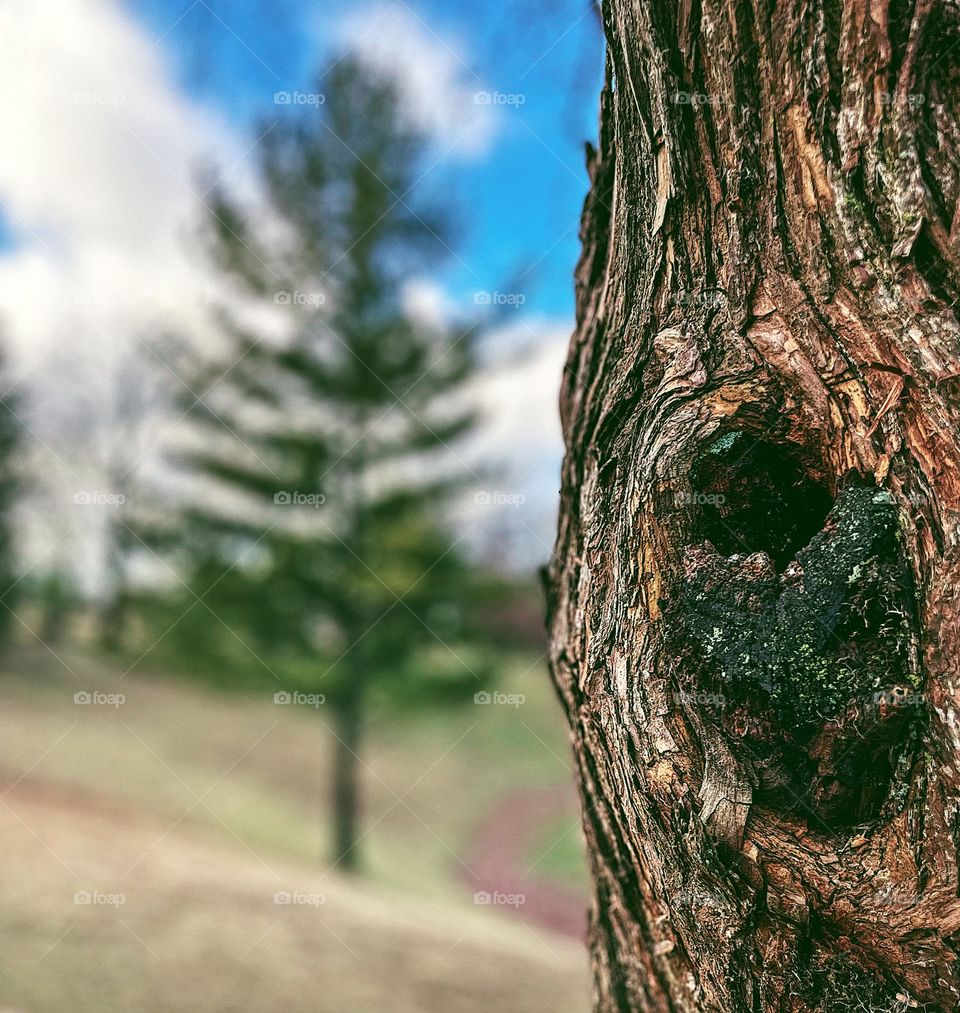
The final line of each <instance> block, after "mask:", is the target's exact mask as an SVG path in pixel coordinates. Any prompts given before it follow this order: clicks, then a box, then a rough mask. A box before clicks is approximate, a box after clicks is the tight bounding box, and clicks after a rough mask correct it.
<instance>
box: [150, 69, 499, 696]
mask: <svg viewBox="0 0 960 1013" xmlns="http://www.w3.org/2000/svg"><path fill="white" fill-rule="evenodd" d="M319 90H322V91H323V93H324V95H325V101H324V102H323V103H322V104H319V105H316V106H310V107H306V108H300V107H292V108H291V109H290V110H289V113H290V115H289V118H285V119H284V120H283V121H282V122H280V123H279V124H277V125H276V126H275V127H274V128H273V129H271V130H270V131H269V132H266V133H265V134H264V136H263V139H262V142H261V144H260V147H259V149H258V150H259V151H260V152H261V164H260V170H261V172H260V175H261V179H262V181H263V184H264V190H265V196H266V205H267V208H266V210H263V209H260V210H253V209H251V208H248V207H246V206H244V205H242V204H241V203H240V202H238V201H237V200H235V198H234V197H233V196H232V195H231V194H230V193H228V192H227V191H226V190H225V189H224V188H223V187H222V186H215V187H214V188H213V189H212V191H211V196H210V197H209V198H208V201H209V203H210V206H211V207H212V209H213V214H212V217H211V221H210V223H209V229H208V240H209V246H210V251H211V254H212V256H213V257H214V258H215V260H216V262H217V264H218V265H219V266H220V268H221V269H222V272H223V275H224V278H225V280H226V281H228V282H229V284H230V285H232V286H233V289H234V290H235V292H236V300H235V302H234V303H231V305H229V306H224V307H222V309H221V313H220V319H221V322H222V326H223V330H224V332H225V334H226V336H227V342H226V348H225V349H224V350H223V351H222V354H220V355H218V356H216V357H214V358H213V359H210V358H206V359H204V360H203V361H202V362H201V361H196V362H193V363H192V364H191V372H192V373H193V382H192V383H191V384H190V386H191V387H192V389H193V391H194V392H195V395H196V396H190V397H188V398H187V399H186V401H185V405H184V408H185V410H186V411H187V413H188V418H189V419H190V421H191V423H192V429H193V433H194V436H195V439H194V440H192V441H191V447H190V448H188V449H185V450H184V452H183V454H182V458H181V463H182V464H183V465H184V466H185V467H186V468H187V469H188V470H189V471H190V472H191V474H192V475H193V476H194V477H195V479H196V483H197V491H196V495H194V496H193V497H192V499H191V501H190V503H189V504H188V505H187V506H186V507H181V508H180V509H178V510H177V512H176V513H175V514H172V515H171V516H170V517H169V518H168V525H167V532H166V536H167V537H164V533H163V532H161V531H158V530H154V531H151V532H144V535H145V539H146V540H147V541H148V542H149V543H150V544H152V545H153V546H154V547H155V548H158V549H160V548H165V550H166V551H167V552H168V553H169V554H170V558H171V559H172V561H173V562H174V563H175V566H176V568H177V570H178V571H179V572H180V573H183V574H185V575H186V585H187V589H186V590H185V591H184V592H183V593H182V594H181V593H178V594H176V595H174V596H173V597H170V598H166V599H165V600H163V601H159V602H154V603H153V608H152V613H151V615H152V619H151V623H150V625H151V628H154V629H157V630H159V632H160V633H163V632H164V630H167V629H168V628H169V632H166V633H164V641H165V643H166V645H167V646H168V647H171V648H173V649H175V651H176V653H178V654H182V655H183V656H184V657H186V658H187V659H189V662H188V667H189V668H190V670H191V671H192V672H195V673H196V674H199V675H202V676H203V677H205V678H211V679H213V680H214V681H217V682H231V683H233V684H234V685H244V686H245V685H248V684H265V685H268V686H274V687H278V688H279V687H281V686H282V688H285V689H294V688H295V689H308V688H309V689H311V690H313V691H316V692H320V693H323V694H324V695H325V696H326V697H327V699H328V701H329V702H331V703H333V704H334V705H336V704H337V703H338V702H339V701H340V699H341V697H342V696H343V694H344V689H345V687H351V688H352V690H356V687H357V684H358V683H360V684H362V685H363V686H364V687H369V688H370V690H371V692H372V693H373V698H374V699H377V700H379V701H382V702H384V703H387V704H389V705H390V706H396V705H403V706H406V705H408V704H413V703H415V702H423V701H426V700H430V701H433V702H436V701H443V700H449V699H452V698H462V697H465V696H468V695H469V694H472V693H473V692H475V690H476V686H477V677H478V675H480V674H482V671H483V670H485V666H486V662H485V659H484V657H483V655H482V654H481V653H480V652H479V651H478V648H477V646H476V642H477V639H478V638H477V637H476V636H475V633H476V630H475V629H474V628H473V627H474V624H473V622H472V619H471V600H472V598H473V597H474V596H475V594H476V592H477V585H476V578H475V575H474V572H473V570H472V568H471V567H470V566H469V565H468V563H467V561H466V560H465V559H464V557H463V556H462V555H461V553H460V551H459V550H458V548H457V546H456V545H455V544H454V542H453V540H452V538H451V536H450V535H449V534H448V533H447V532H446V531H445V530H444V528H443V527H442V525H441V524H440V522H439V520H438V511H437V508H438V507H439V506H440V504H442V502H443V501H444V499H445V498H446V497H447V496H448V494H449V493H450V492H451V491H452V490H453V489H455V488H456V486H457V485H458V483H459V478H458V476H457V474H455V473H454V472H453V471H452V469H451V468H450V467H449V464H446V463H445V462H449V460H450V457H451V455H450V453H449V447H450V445H451V443H452V442H454V441H456V440H457V438H458V437H459V436H460V435H462V434H463V433H465V432H466V431H467V430H468V429H469V427H470V425H471V423H472V417H471V415H470V413H469V412H468V411H466V410H464V408H463V407H462V403H461V401H462V399H461V401H458V397H457V395H458V392H459V391H460V389H461V386H462V384H463V382H464V381H465V380H466V379H467V378H468V377H469V376H470V373H471V369H472V365H473V361H472V360H473V355H472V352H473V342H472V334H471V333H470V331H468V332H467V333H465V334H462V335H451V334H448V333H446V332H444V331H441V330H438V329H436V328H431V327H428V326H425V325H423V324H421V323H418V322H416V321H414V320H412V319H410V317H409V316H408V315H407V313H406V312H405V311H404V307H403V305H402V301H401V292H402V286H403V284H404V283H405V282H406V281H407V280H409V279H411V278H413V277H415V276H417V275H419V274H421V273H422V272H423V271H425V270H426V269H428V268H429V267H430V266H431V265H433V264H434V263H435V262H436V261H437V259H438V258H439V257H440V256H441V255H442V254H443V253H444V251H445V249H446V244H445V239H444V236H445V235H446V232H447V230H446V226H445V222H444V220H443V217H442V216H441V215H439V214H438V213H437V211H436V210H435V209H434V208H432V207H428V206H424V205H423V204H422V202H420V201H419V200H418V198H417V196H416V190H415V185H416V182H417V180H418V177H419V176H420V174H421V172H422V160H423V155H424V148H423V140H422V139H421V137H420V136H419V135H418V134H417V132H416V131H415V130H413V129H412V128H411V127H410V126H409V125H407V123H406V121H405V119H404V117H403V115H402V114H401V110H400V109H399V107H398V104H397V97H396V95H395V93H394V91H393V88H392V87H391V86H390V85H389V84H388V83H386V82H385V81H383V80H380V79H378V78H377V77H375V76H371V75H370V73H368V72H367V71H365V70H363V69H361V68H360V66H359V65H358V64H356V63H355V62H353V61H352V60H351V59H349V58H348V59H342V60H340V61H337V62H336V63H334V64H333V65H332V66H331V67H330V68H329V69H328V70H327V72H326V73H325V74H323V75H321V77H320V83H319V84H318V91H319ZM268 237H270V238H268ZM241 307H242V312H241ZM252 311H259V312H261V313H265V314H272V315H273V316H274V317H275V318H278V321H279V323H280V324H281V325H282V328H283V329H284V331H285V338H284V339H283V340H279V341H278V340H267V339H264V338H262V337H261V336H260V335H259V334H256V333H253V332H252V331H251V329H250V328H249V326H248V324H246V323H245V321H246V320H249V319H250V318H251V312H252ZM148 611H150V610H148ZM184 613H185V614H184ZM171 624H172V625H171ZM354 705H355V701H354V702H352V703H351V704H350V706H351V707H352V706H354Z"/></svg>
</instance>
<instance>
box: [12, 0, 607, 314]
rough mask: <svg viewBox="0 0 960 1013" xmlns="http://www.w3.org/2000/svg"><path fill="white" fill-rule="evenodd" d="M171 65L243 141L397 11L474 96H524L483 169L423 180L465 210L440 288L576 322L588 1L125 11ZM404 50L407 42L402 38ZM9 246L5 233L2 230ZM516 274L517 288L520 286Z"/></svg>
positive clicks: (164, 5) (591, 19)
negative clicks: (326, 61) (278, 96)
mask: <svg viewBox="0 0 960 1013" xmlns="http://www.w3.org/2000/svg"><path fill="white" fill-rule="evenodd" d="M126 4H127V8H128V10H129V11H130V13H131V14H132V15H133V16H134V17H136V18H137V19H139V20H140V21H141V22H142V23H143V24H144V25H145V26H146V27H147V29H148V31H149V33H150V34H151V36H152V37H153V38H154V39H155V40H157V41H158V44H159V45H161V46H163V47H164V49H165V50H167V51H168V52H169V53H170V54H171V56H172V58H173V61H174V66H175V69H176V74H177V79H178V84H179V87H180V88H181V89H183V91H184V92H185V93H186V94H188V95H191V96H192V97H194V98H196V99H198V100H200V101H204V102H207V103H211V104H213V105H214V106H216V108H217V109H218V110H219V112H220V113H221V114H222V115H223V116H224V117H225V118H226V119H227V120H228V121H230V122H232V123H233V124H235V125H237V126H238V128H240V129H243V130H246V131H249V130H251V129H252V125H253V124H254V123H255V122H256V121H258V120H260V119H261V118H262V117H265V116H266V117H269V116H271V115H273V114H274V113H275V107H274V106H273V103H272V95H273V93H274V92H275V91H277V90H279V89H286V90H291V91H292V90H304V91H307V90H310V89H311V87H312V85H311V81H312V78H313V75H314V70H315V67H316V66H317V64H318V62H319V61H321V60H322V59H323V56H324V50H325V49H326V50H328V51H332V50H335V49H337V48H338V47H339V46H340V45H341V44H342V43H341V42H340V37H341V36H342V31H341V26H342V25H343V24H344V22H345V21H346V20H347V19H351V18H352V19H353V21H354V23H356V21H357V20H359V19H362V18H363V16H364V11H368V12H375V11H379V10H382V9H383V8H385V7H390V6H394V7H395V8H396V10H397V11H398V12H399V13H401V14H403V15H404V16H408V17H410V18H412V19H413V20H414V21H415V22H416V23H418V24H419V25H420V26H421V27H422V30H423V32H424V34H425V35H427V37H429V38H430V39H431V40H432V42H433V44H435V46H436V48H437V50H438V52H439V53H442V54H444V55H447V56H448V55H449V54H450V53H452V52H455V53H456V56H455V57H454V60H455V62H456V63H457V64H458V70H459V73H460V75H461V80H462V84H463V85H464V87H466V88H475V89H476V90H488V91H496V92H499V93H500V94H501V95H519V96H521V99H520V100H519V101H521V102H522V104H521V105H508V106H504V107H502V108H501V109H499V110H498V112H499V113H500V124H499V128H498V130H497V134H496V137H495V139H494V140H493V142H492V143H491V144H490V146H489V148H488V149H487V150H486V151H485V152H484V153H483V154H482V155H478V156H477V157H473V158H469V159H464V158H458V157H456V156H455V155H454V156H450V157H446V158H444V159H442V160H441V162H440V164H439V165H438V166H437V167H436V168H435V169H434V170H433V171H432V172H431V173H430V176H429V177H428V178H427V179H426V180H425V181H424V184H423V185H424V186H435V187H440V188H442V189H443V192H444V193H445V194H446V195H447V196H448V197H451V198H452V199H453V200H454V202H455V205H456V207H457V208H458V217H459V220H460V235H459V243H458V246H457V253H458V255H459V257H460V258H461V259H460V260H459V261H458V260H455V259H453V260H451V262H450V264H449V265H448V267H447V269H446V270H445V272H444V274H443V276H442V282H443V284H444V287H445V288H447V290H448V291H449V294H450V296H451V297H452V299H453V300H454V301H455V302H457V303H460V302H461V301H463V302H466V301H468V300H469V299H470V297H471V295H472V293H474V292H475V291H477V290H486V291H503V290H504V289H505V288H509V289H510V290H511V291H513V290H517V291H521V292H522V294H523V295H524V297H525V300H526V301H525V304H524V310H525V311H526V312H527V313H530V314H540V315H544V316H549V317H551V318H557V317H563V318H571V317H572V311H573V285H572V280H571V273H572V270H573V266H574V264H575V262H576V257H577V248H578V244H577V224H578V219H579V212H580V206H581V204H582V201H583V196H584V193H585V190H586V175H585V172H584V168H583V142H584V140H585V139H587V138H592V137H593V136H594V135H595V132H596V115H597V114H596V104H597V95H598V92H599V81H600V74H601V70H602V60H603V56H602V53H603V49H602V42H601V37H600V31H599V26H598V24H597V19H596V16H595V15H594V13H593V12H592V10H591V9H590V7H589V4H588V2H587V0H556V2H555V3H553V4H547V3H543V2H541V0H522V2H513V3H510V2H505V3H503V4H502V5H499V6H498V7H494V6H493V5H478V4H476V3H475V2H471V0H443V2H439V0H419V2H417V3H412V2H411V3H406V2H401V3H398V4H396V5H391V4H389V3H384V4H378V5H375V4H370V5H367V6H363V5H357V4H356V3H345V2H338V0H326V2H315V3H312V4H311V3H307V4H304V3H302V2H293V0H273V2H270V3H267V2H263V0H200V2H196V0H126ZM398 44H402V40H398ZM0 236H2V229H0ZM518 276H519V278H520V280H519V281H518V280H517V279H518Z"/></svg>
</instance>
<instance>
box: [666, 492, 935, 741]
mask: <svg viewBox="0 0 960 1013" xmlns="http://www.w3.org/2000/svg"><path fill="white" fill-rule="evenodd" d="M681 608H682V613H683V617H682V618H683V626H684V627H685V630H686V633H687V636H688V637H689V639H690V641H691V642H692V643H693V644H694V645H696V647H697V648H698V649H699V651H701V652H702V655H703V657H704V659H705V660H706V661H707V662H708V663H709V667H710V668H711V669H712V671H713V672H714V673H715V675H716V676H717V677H718V678H719V679H720V681H721V682H722V683H723V684H725V685H727V686H729V687H730V689H731V691H732V692H733V693H734V695H735V697H736V698H739V699H745V700H749V698H750V697H751V695H754V694H761V695H762V697H763V698H764V699H765V700H768V701H769V702H770V704H771V705H772V706H773V708H774V710H775V711H776V713H777V714H778V716H779V718H780V720H781V721H782V722H783V723H784V724H785V725H788V726H790V727H791V728H793V729H795V730H796V731H797V732H798V733H799V734H800V735H801V736H802V735H803V734H805V733H809V732H810V731H812V730H813V729H814V728H816V727H818V726H819V725H821V724H822V723H823V721H825V720H827V719H829V718H833V717H836V716H837V715H839V714H840V713H841V712H842V711H843V710H844V709H845V708H846V707H847V706H848V704H849V703H850V702H851V701H853V700H855V699H861V698H862V699H867V698H869V697H870V695H871V694H876V693H878V692H880V691H881V690H883V689H884V688H886V687H889V686H893V685H900V684H902V683H904V682H910V683H911V684H916V675H915V673H913V672H911V671H910V662H909V659H910V638H911V628H912V627H911V624H912V616H913V592H912V588H911V586H910V581H909V574H908V572H907V569H906V567H905V565H904V562H903V551H902V546H901V544H900V534H899V526H898V515H897V510H896V506H895V504H894V502H893V499H892V498H891V497H890V495H889V494H888V493H886V492H883V491H880V490H877V489H875V488H872V487H867V486H851V487H849V488H848V489H846V490H845V491H844V492H842V493H841V494H840V496H839V497H838V498H837V501H836V503H835V505H834V507H833V509H832V510H831V512H830V514H829V515H828V517H827V521H826V523H825V525H824V528H823V530H822V531H820V532H819V533H818V534H816V535H815V536H814V537H813V539H812V540H811V541H810V542H809V543H808V544H807V546H806V547H804V548H803V549H801V550H800V551H799V552H798V553H797V555H796V559H795V560H794V561H793V562H791V563H790V564H789V565H788V566H787V567H786V569H785V571H784V573H782V574H777V573H776V571H775V569H774V566H773V564H772V562H771V561H770V559H769V557H767V556H766V554H764V553H754V554H752V555H750V556H738V555H734V556H731V557H721V556H720V555H719V554H718V553H716V552H715V551H714V550H713V548H712V546H709V545H705V546H700V547H697V548H694V549H691V550H690V551H689V552H688V554H687V557H686V581H685V585H684V592H683V595H682V603H681Z"/></svg>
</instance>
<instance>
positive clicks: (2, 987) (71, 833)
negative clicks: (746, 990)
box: [0, 649, 588, 1013]
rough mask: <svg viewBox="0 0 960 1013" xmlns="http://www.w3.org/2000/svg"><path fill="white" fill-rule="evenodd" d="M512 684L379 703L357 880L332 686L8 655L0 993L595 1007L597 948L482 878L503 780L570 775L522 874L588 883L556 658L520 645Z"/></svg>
mask: <svg viewBox="0 0 960 1013" xmlns="http://www.w3.org/2000/svg"><path fill="white" fill-rule="evenodd" d="M499 688H500V689H501V690H502V691H503V692H507V693H514V694H517V693H522V694H523V695H524V696H525V697H526V700H525V702H524V703H523V704H522V705H521V706H518V707H512V706H508V705H502V704H496V703H493V704H487V705H468V706H466V707H464V708H462V709H460V710H455V711H449V712H445V713H443V714H434V715H431V716H429V717H422V718H419V719H416V720H414V719H411V718H409V717H407V718H405V719H404V720H403V721H402V722H401V721H387V720H385V719H383V718H381V719H380V720H379V721H378V722H377V725H376V726H375V727H374V728H373V729H372V730H371V741H370V749H369V751H368V754H367V756H366V757H365V770H364V786H365V796H366V805H365V809H366V828H367V829H366V833H365V837H364V840H363V848H364V854H365V859H366V870H367V871H366V875H365V876H364V877H363V878H362V879H360V880H345V879H344V878H343V877H342V876H340V875H339V874H338V873H336V872H335V871H334V870H332V869H331V868H330V865H329V860H328V858H329V852H328V839H329V827H328V825H327V821H326V818H325V812H326V808H327V806H326V789H327V785H326V781H327V768H328V756H329V733H328V731H327V718H326V716H325V715H324V713H323V709H322V707H321V708H317V709H314V708H309V707H303V706H292V705H282V704H275V703H274V702H273V698H272V693H271V694H269V695H268V694H264V695H263V696H262V697H261V696H259V695H254V696H239V695H237V696H231V695H226V696H224V695H221V694H215V693H213V692H212V691H205V690H203V689H201V688H198V687H197V686H194V685H193V684H191V683H190V682H188V681H185V680H182V679H181V680H172V679H169V678H165V677H163V676H162V675H160V674H158V673H153V672H150V671H141V670H140V669H137V670H135V671H134V672H131V673H128V674H124V671H123V668H122V667H111V666H108V665H105V664H104V662H103V661H102V660H101V659H98V658H96V657H94V656H92V655H85V654H82V653H76V652H73V653H69V654H61V655H60V659H59V660H58V659H56V658H54V657H52V656H50V655H49V654H48V653H45V652H42V650H40V649H38V650H29V651H27V650H24V651H22V652H19V653H17V654H13V655H10V656H9V657H8V658H7V659H6V660H5V662H4V663H3V665H2V668H0V697H2V701H0V703H2V705H0V803H2V804H0V820H2V822H3V832H2V844H0V860H2V862H3V867H4V872H5V875H4V876H3V877H2V886H0V891H2V896H0V938H2V943H3V951H2V952H3V954H4V956H3V958H2V959H0V1007H9V1008H11V1009H19V1010H24V1011H27V1010H29V1011H47V1010H50V1011H53V1010H57V1011H62V1010H78V1011H85V1010H91V1011H92V1010H103V1011H112V1010H123V1011H127V1013H129V1011H135V1010H151V1011H152V1010H157V1011H165V1010H181V1009H192V1010H238V1011H239V1010H272V1009H278V1010H279V1009H285V1010H299V1009H303V1010H308V1009H309V1010H323V1011H326V1010H330V1011H334V1010H336V1011H341V1010H354V1009H355V1010H358V1011H363V1013H367V1011H380V1010H383V1011H394V1010H395V1011H398V1013H407V1011H410V1013H414V1011H426V1013H431V1011H433V1010H437V1011H441V1010H443V1011H447V1010H450V1011H459V1010H463V1011H472V1010H481V1009H482V1010H487V1009H497V1010H506V1011H510V1010H514V1009H515V1010H529V1011H533V1013H536V1011H538V1010H541V1009H542V1010H545V1011H546V1010H559V1011H567V1010H570V1011H571V1013H572V1011H575V1010H579V1011H582V1010H585V1009H586V1008H587V1006H588V1002H587V986H586V959H585V956H584V954H583V951H582V947H581V946H580V945H579V944H578V943H577V942H576V941H574V940H571V939H565V938H559V937H556V936H554V935H552V934H550V933H549V932H547V931H546V930H545V929H543V928H542V927H541V926H538V925H536V924H535V923H531V922H530V921H524V920H523V919H522V918H519V917H517V915H516V913H514V912H512V911H510V910H509V909H496V908H490V907H484V906H478V905H476V904H474V903H473V898H472V895H471V893H470V890H469V888H468V887H467V885H466V883H467V882H468V881H469V880H470V879H471V872H472V870H471V869H470V867H469V855H470V845H471V842H472V841H473V840H474V839H475V837H476V835H477V833H478V828H480V827H482V826H483V821H484V819H485V817H486V815H487V814H488V813H490V812H491V811H493V810H494V809H495V808H496V804H497V802H498V800H500V799H502V798H503V797H504V796H505V795H507V794H508V793H511V792H512V793H514V794H516V793H517V792H520V793H521V795H522V792H523V790H524V789H527V788H529V789H530V791H531V792H537V791H542V790H543V789H554V788H557V789H558V790H559V791H560V793H561V795H562V801H561V803H559V804H558V807H557V812H556V813H555V814H551V816H550V820H549V821H548V822H547V823H546V824H545V825H543V826H542V827H541V828H540V829H538V830H537V832H536V833H535V834H533V835H532V837H531V839H530V842H529V847H528V861H526V860H525V862H524V865H525V868H524V870H523V873H522V876H523V879H524V881H525V882H526V883H529V889H530V890H531V891H533V890H535V889H536V884H537V883H538V882H539V881H543V882H552V883H557V882H562V883H563V885H564V886H565V888H568V889H571V890H579V891H582V892H583V893H584V895H585V887H584V875H583V866H582V860H581V857H580V850H579V831H578V829H577V817H576V814H575V811H574V807H573V802H572V796H571V797H570V800H569V804H568V803H567V801H566V794H565V792H564V789H563V788H562V787H559V786H562V785H565V784H566V783H567V782H568V759H567V747H566V743H565V738H564V733H563V731H562V724H561V720H560V716H559V713H558V710H557V708H556V705H555V703H554V701H553V699H552V696H551V694H550V692H549V688H548V687H547V686H546V681H545V675H544V672H543V668H542V663H540V662H537V663H534V659H532V658H529V659H517V660H516V661H515V662H514V663H512V664H511V665H510V666H509V670H508V671H507V672H506V673H505V675H504V679H503V681H502V683H501V685H500V687H499ZM77 693H87V694H91V697H92V699H91V702H89V703H77V702H75V694H77ZM97 694H101V696H97ZM118 694H120V695H122V699H120V697H119V696H118ZM80 699H84V698H83V697H81V698H80ZM285 901H289V902H285ZM521 914H522V912H521Z"/></svg>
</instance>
